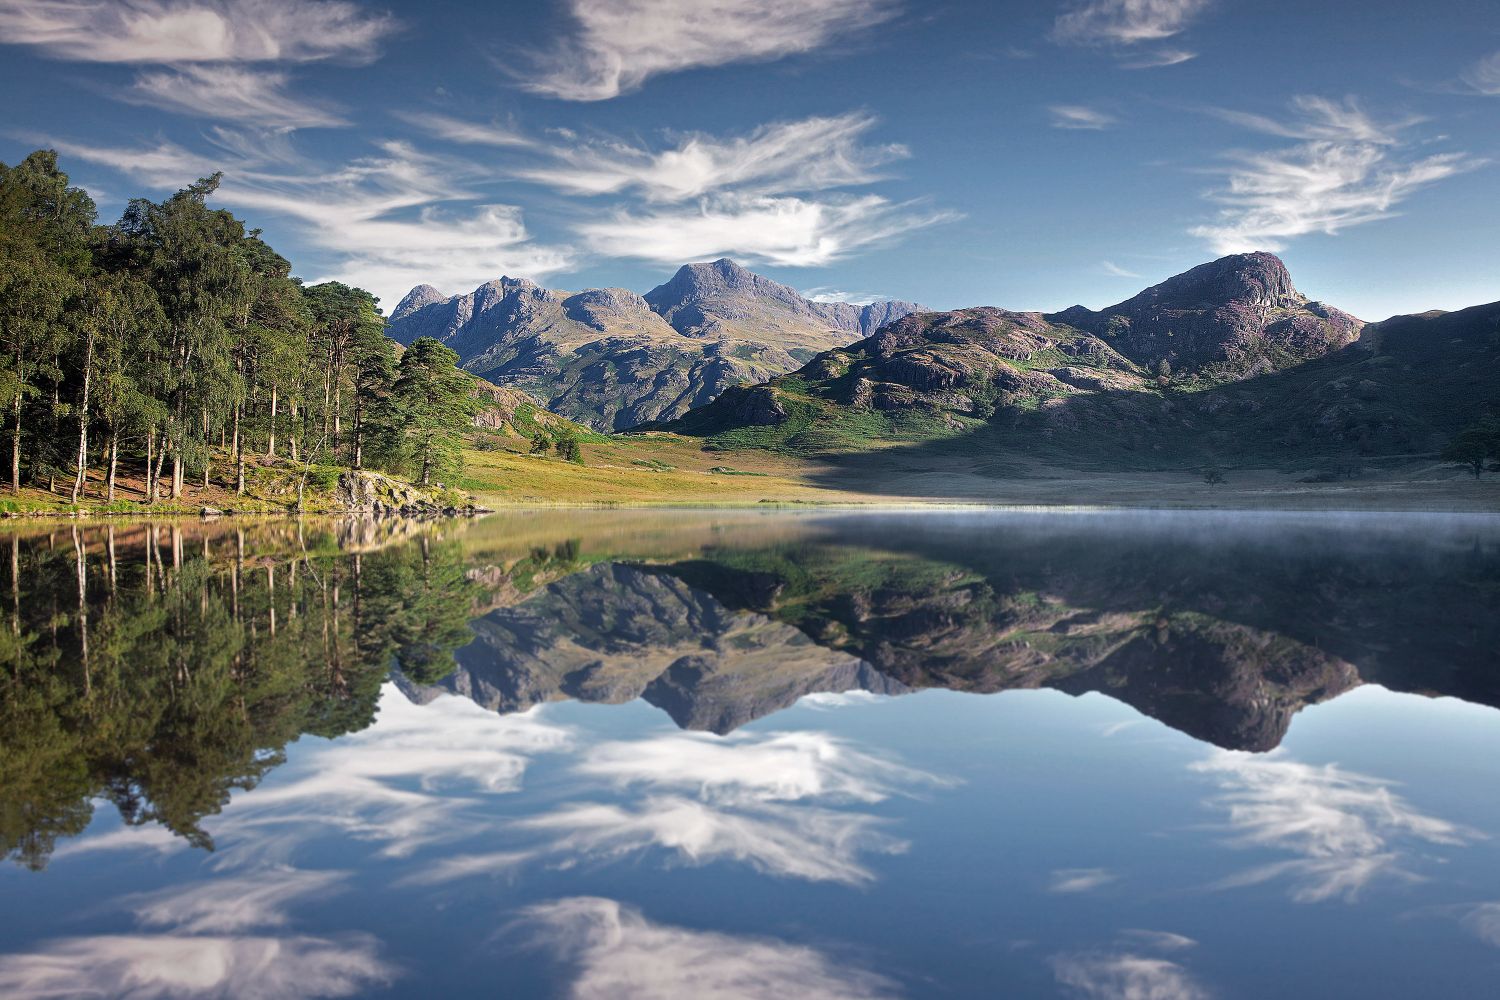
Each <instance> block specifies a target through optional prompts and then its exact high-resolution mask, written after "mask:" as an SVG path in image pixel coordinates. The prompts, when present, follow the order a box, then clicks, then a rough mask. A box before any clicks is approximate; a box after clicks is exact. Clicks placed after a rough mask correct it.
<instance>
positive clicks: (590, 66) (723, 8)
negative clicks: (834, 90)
mask: <svg viewBox="0 0 1500 1000" xmlns="http://www.w3.org/2000/svg"><path fill="white" fill-rule="evenodd" d="M898 9H899V8H898V4H897V2H896V0H823V2H821V3H806V2H804V0H570V3H569V10H570V13H571V14H572V18H573V21H574V23H575V29H574V33H573V36H572V37H571V38H569V39H568V40H567V41H565V42H563V43H562V44H561V45H560V46H559V47H558V49H557V50H556V51H554V52H551V53H547V54H544V55H540V56H538V57H537V60H536V64H537V65H536V71H535V73H534V75H532V76H531V77H529V78H528V79H526V80H524V81H523V84H522V85H523V86H524V87H525V88H526V89H528V90H530V91H532V92H534V93H538V94H544V95H546V96H548V97H557V98H562V99H565V100H571V101H600V100H607V99H609V98H612V97H618V96H619V95H621V94H623V93H627V92H629V91H632V90H635V89H637V88H639V87H640V86H641V85H642V84H643V83H645V81H646V80H647V79H649V78H650V77H652V76H656V75H658V74H661V73H671V72H676V71H678V70H684V69H691V68H695V67H702V66H722V65H726V64H730V63H743V62H765V61H769V60H773V59H780V58H782V57H784V56H789V55H795V54H798V53H803V52H810V51H812V50H813V49H817V48H821V47H822V46H824V45H827V44H828V43H830V42H833V41H836V40H841V39H843V38H846V37H848V36H849V35H850V34H851V33H853V32H857V31H860V30H861V29H864V28H868V27H872V26H873V25H876V24H879V23H881V22H883V21H886V20H889V19H890V18H892V17H894V16H895V15H896V13H897V11H898Z"/></svg>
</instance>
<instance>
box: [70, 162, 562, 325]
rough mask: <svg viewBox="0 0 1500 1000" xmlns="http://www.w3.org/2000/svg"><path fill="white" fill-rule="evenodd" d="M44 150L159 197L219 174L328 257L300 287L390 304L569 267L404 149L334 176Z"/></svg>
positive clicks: (471, 169) (515, 217) (510, 218)
mask: <svg viewBox="0 0 1500 1000" xmlns="http://www.w3.org/2000/svg"><path fill="white" fill-rule="evenodd" d="M52 144H53V145H54V146H55V147H56V148H57V149H58V150H59V151H61V152H65V153H68V154H69V155H73V156H76V157H78V158H80V159H83V160H87V161H89V162H92V163H99V164H102V165H105V166H109V167H112V168H113V169H116V170H119V171H121V172H123V173H126V174H128V175H130V176H132V177H136V178H139V179H141V180H143V181H145V182H146V183H149V184H151V185H153V186H156V187H180V186H182V185H184V184H186V183H187V182H188V181H190V180H192V179H193V178H196V177H201V176H204V175H205V174H208V173H211V172H213V171H214V170H220V169H222V170H224V171H225V174H226V176H225V179H224V183H223V184H222V186H221V187H220V188H219V190H218V192H217V193H216V194H215V198H217V199H218V200H219V201H221V202H222V203H224V204H226V205H229V206H231V207H234V208H237V209H241V210H245V209H248V210H254V211H257V212H266V213H270V214H273V215H275V216H278V217H281V218H283V219H287V220H290V222H291V223H292V224H293V225H295V226H296V227H297V228H298V230H299V232H300V233H301V235H302V236H303V238H304V240H305V241H306V243H307V245H309V246H311V247H313V248H316V249H319V250H322V251H324V252H325V253H327V254H328V255H329V256H330V257H331V258H332V262H331V263H329V264H327V265H325V266H324V267H323V268H322V269H321V270H320V271H315V272H313V273H308V271H307V269H303V270H302V275H303V277H306V278H309V279H310V280H323V279H337V280H340V281H345V282H348V283H350V284H354V285H358V286H360V287H363V288H367V289H369V290H370V291H372V292H374V293H375V294H376V295H377V296H379V297H380V299H381V301H383V302H386V303H395V302H396V301H398V300H399V299H400V297H401V296H402V295H403V294H404V293H405V292H406V290H407V289H409V288H411V287H412V286H413V285H415V284H417V283H419V282H427V283H430V284H434V285H437V286H439V287H442V288H447V289H460V288H474V287H476V286H478V285H480V284H482V283H484V282H485V281H488V280H490V279H492V278H495V277H497V276H499V275H501V274H512V275H524V276H526V277H531V278H544V277H546V276H547V275H550V274H555V273H557V272H559V271H563V270H565V269H567V268H568V267H569V266H571V265H572V263H573V261H574V259H575V258H574V252H573V251H572V250H571V249H569V248H568V247H565V246H556V245H550V244H544V243H540V242H538V241H537V240H535V239H534V238H533V236H532V234H531V232H530V231H529V229H528V228H527V226H526V222H525V218H524V215H523V213H522V210H521V209H520V208H519V207H518V206H515V205H508V204H498V203H479V204H476V202H479V201H480V196H479V195H478V193H477V192H476V190H475V189H474V187H473V184H474V183H476V182H480V181H482V180H483V178H484V171H483V170H481V169H480V168H478V167H477V166H475V165H473V164H469V163H466V162H464V161H461V160H456V159H453V158H450V157H440V156H435V155H433V154H431V153H427V152H423V151H421V150H418V149H416V148H415V147H413V146H412V145H410V144H407V143H401V142H386V143H381V144H380V145H379V146H378V148H377V152H376V153H375V154H374V155H371V156H366V157H360V158H357V159H354V160H351V161H349V162H347V163H344V164H342V165H337V166H334V167H331V168H330V167H328V166H325V165H323V164H321V163H316V162H307V161H302V160H295V161H293V162H280V161H278V162H272V163H267V162H262V161H260V160H257V159H255V158H253V157H252V156H251V154H250V153H249V152H248V150H246V151H241V152H239V153H238V154H237V153H236V151H235V150H234V149H233V148H231V147H230V146H229V145H226V144H221V148H220V152H219V153H218V154H215V155H212V156H210V155H204V154H200V153H195V152H192V151H190V150H187V149H185V148H183V147H181V146H178V145H175V144H173V143H170V142H166V141H163V142H159V143H157V144H156V145H154V146H144V147H109V146H96V145H90V144H86V143H78V142H68V141H53V143H52Z"/></svg>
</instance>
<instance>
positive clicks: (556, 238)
mask: <svg viewBox="0 0 1500 1000" xmlns="http://www.w3.org/2000/svg"><path fill="white" fill-rule="evenodd" d="M0 53H3V58H0V91H3V93H4V95H5V101H4V104H3V107H4V111H3V117H0V160H5V161H7V162H13V161H14V160H16V159H18V158H19V157H21V156H23V155H24V154H25V153H26V152H27V151H28V150H29V149H31V148H34V147H36V146H38V145H44V144H45V145H51V146H54V147H56V148H57V149H58V150H59V151H61V152H62V154H63V158H64V164H65V166H66V168H67V169H69V170H70V172H71V173H72V175H73V177H74V178H75V180H76V181H77V182H79V183H81V184H83V185H84V186H86V187H87V188H88V189H89V190H90V191H91V192H93V193H94V195H95V198H96V200H98V201H99V203H100V206H101V215H102V216H104V217H105V218H114V217H116V216H117V215H118V213H119V211H120V209H121V208H122V207H123V203H124V200H125V199H126V198H127V197H129V196H132V195H137V194H150V195H152V196H160V195H161V194H164V193H167V192H170V191H172V190H175V189H176V188H178V187H181V186H182V185H184V184H185V183H187V182H189V181H191V180H193V179H194V178H196V177H197V176H199V175H201V174H205V173H209V172H211V171H213V170H223V171H224V172H225V175H226V179H225V183H224V186H223V188H222V189H221V192H220V195H219V196H218V200H219V202H220V203H221V204H223V205H225V206H227V207H230V208H233V209H234V210H235V211H236V212H237V213H239V214H240V215H242V216H243V217H245V218H247V219H248V220H249V221H250V222H251V223H252V224H253V225H256V226H259V227H261V228H263V229H264V230H265V232H266V235H267V238H268V239H269V240H270V241H271V243H272V244H273V245H274V246H275V247H277V248H278V249H279V250H281V251H282V252H283V253H284V254H286V255H288V256H289V257H290V258H291V259H292V261H293V263H294V265H295V268H296V271H297V273H299V274H300V275H302V276H303V277H304V278H307V279H309V280H318V279H323V278H329V277H336V278H341V279H343V280H347V281H351V282H353V283H357V284H362V285H364V286H366V287H369V288H371V289H372V290H374V291H375V292H376V293H377V294H379V295H380V296H381V298H382V300H383V301H384V304H385V306H386V308H387V309H389V308H391V307H394V305H395V302H396V300H397V299H399V297H400V296H401V295H402V294H403V293H404V292H405V291H406V290H407V289H408V288H409V287H411V286H412V285H413V284H416V283H418V282H423V281H425V282H429V283H431V284H434V285H436V286H438V287H439V288H441V289H443V290H444V291H447V292H460V291H467V290H469V289H471V288H473V287H474V286H475V285H477V284H479V283H480V282H482V281H484V280H486V279H488V278H491V277H495V276H498V275H500V274H502V273H503V274H509V275H512V276H528V277H533V278H536V279H538V280H540V281H542V282H544V283H546V284H550V285H553V286H555V287H563V288H582V287H588V286H595V285H620V286H624V287H629V288H635V289H637V290H645V289H647V288H650V287H651V286H653V285H655V284H657V283H658V282H660V281H662V280H664V279H665V278H666V277H667V276H668V275H669V274H670V273H671V272H672V271H673V270H674V269H675V267H676V266H677V265H678V264H681V263H683V262H686V261H689V260H702V259H710V258H714V257H718V256H726V255H727V256H731V257H734V258H736V259H737V260H740V261H741V262H743V263H745V264H747V265H748V266H751V267H753V268H755V269H756V270H758V271H760V272H761V273H764V274H768V275H771V276H772V277H775V278H777V279H779V280H782V281H785V282H787V283H789V284H791V285H793V286H795V287H797V288H799V289H803V290H804V291H811V292H814V293H816V294H819V295H823V296H843V297H847V298H851V299H855V300H860V299H868V298H870V297H876V296H879V297H897V298H906V299H914V300H917V301H919V302H922V303H924V304H927V305H929V306H933V307H938V308H955V307H960V306H967V305H979V304H991V305H1003V306H1006V307H1009V308H1017V309H1057V308H1061V307H1064V306H1067V305H1070V304H1072V303H1074V302H1076V301H1081V302H1083V303H1084V304H1086V305H1090V306H1096V307H1097V306H1101V305H1105V304H1108V303H1111V302H1114V301H1118V300H1119V299H1122V298H1125V297H1127V296H1128V295H1130V294H1133V293H1134V292H1135V291H1137V290H1139V289H1140V288H1142V287H1144V286H1145V285H1147V284H1150V283H1153V282H1155V281H1157V280H1160V279H1161V278H1164V277H1166V276H1168V275H1170V274H1173V273H1176V272H1179V271H1181V270H1184V269H1186V268H1187V267H1190V266H1192V265H1193V264H1196V263H1200V262H1202V261H1204V260H1209V259H1212V258H1214V257H1216V256H1219V255H1221V254H1222V253H1226V252H1232V251H1238V250H1248V249H1270V250H1275V251H1277V252H1278V253H1280V254H1281V255H1282V256H1283V258H1284V259H1285V260H1286V261H1287V263H1288V265H1289V267H1290V268H1291V270H1292V274H1293V277H1294V279H1295V280H1296V281H1297V284H1298V286H1299V287H1300V288H1301V289H1302V290H1303V291H1304V292H1306V293H1307V294H1309V295H1311V296H1313V297H1316V298H1321V299H1324V300H1326V301H1328V302H1331V303H1333V304H1335V305H1338V306H1340V307H1342V308H1345V309H1348V310H1350V311H1352V312H1354V313H1356V314H1357V315H1360V316H1362V317H1364V318H1367V319H1380V318H1384V317H1385V316H1388V315H1391V314H1393V313H1398V312H1411V311H1418V310H1422V309H1429V308H1458V307H1462V306H1465V305H1472V304H1476V303H1479V302H1488V301H1493V300H1495V299H1500V197H1496V194H1497V190H1500V187H1497V185H1500V172H1497V171H1500V7H1497V5H1496V3H1495V0H1439V2H1433V3H1428V4H1423V5H1418V4H1414V3H1410V2H1394V0H1387V2H1379V0H1368V2H1357V0H1328V2H1317V3H1308V2H1306V0H1297V2H1291V0H1287V2H1283V0H1238V2H1230V0H1058V2H1053V0H1032V2H1026V3H1004V2H967V0H953V2H925V3H922V2H917V0H821V2H820V3H816V4H813V3H808V2H805V0H535V2H509V3H505V2H498V3H458V2H443V0H429V2H426V3H405V2H395V3H387V4H381V3H376V2H366V0H348V2H344V0H337V2H336V0H237V2H236V0H0Z"/></svg>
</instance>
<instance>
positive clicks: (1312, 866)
mask: <svg viewBox="0 0 1500 1000" xmlns="http://www.w3.org/2000/svg"><path fill="white" fill-rule="evenodd" d="M1193 770H1195V771H1197V772H1199V773H1202V774H1206V775H1208V776H1210V777H1212V778H1213V779H1215V780H1216V781H1217V782H1218V784H1219V787H1220V795H1219V796H1218V797H1217V798H1216V799H1214V800H1213V804H1214V805H1215V806H1217V807H1218V808H1220V809H1222V810H1224V811H1226V812H1227V813H1228V823H1229V829H1230V830H1231V831H1232V832H1233V834H1234V840H1233V841H1232V843H1234V844H1236V845H1239V846H1244V847H1253V848H1258V849H1262V850H1273V851H1277V852H1281V853H1283V854H1289V855H1291V857H1290V858H1288V859H1286V860H1281V861H1274V862H1271V863H1268V864H1264V865H1260V866H1258V867H1255V868H1251V869H1249V870H1247V871H1245V872H1242V873H1240V874H1238V875H1234V876H1231V877H1230V878H1228V879H1225V880H1223V881H1222V882H1220V883H1219V886H1220V887H1221V888H1234V887H1239V886H1246V885H1257V884H1260V883H1264V882H1270V881H1272V880H1275V879H1281V878H1285V879H1288V880H1289V881H1290V882H1291V883H1292V893H1291V894H1292V899H1294V900H1295V901H1297V902H1304V903H1307V902H1322V901H1325V900H1330V899H1345V900H1353V899H1355V898H1357V897H1358V895H1359V894H1360V892H1361V891H1362V890H1363V889H1364V888H1365V887H1366V886H1368V885H1369V884H1370V883H1372V882H1374V881H1375V880H1376V879H1379V878H1382V877H1385V878H1390V877H1396V878H1411V877H1413V876H1411V875H1410V874H1409V873H1408V872H1407V871H1406V869H1405V868H1404V867H1403V860H1404V858H1403V855H1404V852H1405V850H1406V848H1407V847H1408V845H1409V844H1411V843H1420V844H1428V845H1443V846H1460V845H1463V844H1467V843H1470V842H1472V841H1473V840H1474V839H1476V838H1477V837H1479V836H1480V835H1479V834H1478V833H1477V832H1475V831H1472V830H1468V829H1465V828H1464V827H1460V826H1458V825H1456V824H1453V823H1450V822H1448V821H1446V820H1443V819H1439V818H1437V817H1435V816H1429V815H1427V814H1425V813H1422V812H1420V811H1418V810H1417V809H1416V808H1414V807H1413V806H1412V805H1411V804H1410V803H1408V802H1407V801H1406V800H1404V799H1403V798H1401V796H1399V795H1397V794H1396V793H1395V792H1394V791H1392V789H1391V785H1390V783H1389V782H1386V781H1382V780H1380V779H1378V778H1372V777H1369V776H1367V775H1363V774H1356V773H1354V772H1350V771H1345V770H1343V769H1342V768H1340V767H1337V766H1335V765H1332V764H1329V765H1324V766H1314V765H1311V764H1304V763H1301V762H1299V761H1294V760H1289V759H1287V758H1286V757H1284V756H1281V755H1278V754H1272V755H1267V756H1260V757H1257V756H1254V755H1251V754H1248V753H1240V752H1237V751H1229V750H1225V751H1219V752H1217V753H1215V754H1214V755H1213V756H1211V757H1209V758H1208V759H1207V760H1204V761H1200V762H1198V763H1197V764H1195V765H1193Z"/></svg>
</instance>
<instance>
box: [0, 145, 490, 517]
mask: <svg viewBox="0 0 1500 1000" xmlns="http://www.w3.org/2000/svg"><path fill="white" fill-rule="evenodd" d="M218 184H219V175H217V174H216V175H214V176H212V177H208V178H205V179H202V180H200V181H198V182H196V183H194V184H192V185H190V186H188V187H187V188H185V189H183V190H181V191H179V192H177V193H176V194H175V195H172V196H171V197H170V198H167V199H165V200H163V201H160V202H153V201H149V200H147V199H143V198H138V199H135V200H133V201H131V202H130V204H129V207H128V208H127V209H126V210H125V213H124V215H123V216H122V217H121V218H120V220H119V221H118V222H116V223H114V224H113V225H107V226H101V225H97V224H96V221H95V215H96V210H95V206H94V203H93V201H92V200H91V199H90V198H89V196H88V194H87V193H85V192H84V191H83V190H81V189H79V188H77V187H73V186H71V185H70V184H69V180H68V176H67V174H65V173H63V172H62V171H61V170H60V169H59V168H58V164H57V155H56V154H55V153H54V152H51V151H49V150H38V151H37V152H34V153H32V154H31V155H30V156H28V157H27V158H26V159H25V160H24V161H23V162H21V163H20V164H17V165H16V166H6V165H5V164H0V350H3V352H4V357H5V362H4V364H3V365H0V402H3V404H4V406H5V413H6V417H7V423H9V425H10V426H9V428H8V430H9V438H10V441H9V443H10V468H9V485H10V489H11V491H12V492H19V491H20V489H21V486H22V484H23V482H30V483H33V484H37V485H40V486H44V487H46V488H48V489H49V490H56V489H58V488H59V486H63V487H66V486H67V484H68V483H69V482H70V481H71V487H70V488H68V489H69V492H70V493H71V496H72V498H73V500H74V502H77V500H78V499H79V498H80V497H81V496H83V495H84V494H85V492H86V491H87V489H88V485H89V479H88V473H89V470H90V469H98V470H100V476H99V479H100V487H99V489H100V491H101V492H102V495H103V496H104V498H105V499H107V500H113V499H115V495H116V483H117V474H118V470H119V468H120V466H121V463H122V462H128V463H131V464H132V465H133V467H135V468H139V469H141V470H143V473H142V481H143V483H144V488H143V492H144V494H145V495H144V499H145V500H146V501H148V502H150V501H154V500H157V499H159V498H161V497H164V496H171V497H174V498H175V497H178V496H180V495H181V493H182V489H183V483H184V480H185V479H189V478H191V479H193V480H195V481H198V480H201V481H202V482H203V483H204V484H205V485H207V484H208V483H209V481H210V477H211V476H214V475H217V478H218V480H219V481H220V482H221V483H222V484H223V485H225V486H226V487H230V488H233V489H234V490H235V491H236V492H238V493H244V492H245V489H246V482H245V480H246V466H247V462H254V461H257V460H260V459H262V457H263V459H264V460H268V461H290V462H292V463H301V464H303V465H308V464H325V465H347V466H350V467H352V468H356V469H357V468H364V467H378V468H382V469H386V470H388V471H392V472H396V473H399V474H405V475H410V476H412V477H413V478H417V479H419V480H420V481H421V482H422V483H423V484H424V485H426V484H428V483H429V482H431V481H432V480H433V478H434V477H435V476H438V475H442V474H445V473H446V472H447V471H448V470H450V469H452V468H454V466H455V464H456V462H457V461H458V458H459V452H460V449H459V445H460V444H461V441H462V435H463V433H464V431H465V429H466V428H467V427H468V425H469V422H470V419H471V416H472V413H473V408H474V406H475V403H474V400H473V399H472V392H471V389H472V386H471V385H470V381H469V378H468V376H466V375H465V374H464V373H462V372H460V371H459V370H458V369H457V368H456V363H457V360H458V359H457V355H455V354H454V353H453V352H452V351H450V350H448V349H447V348H446V347H443V346H442V345H441V344H439V343H438V342H436V341H433V340H422V341H418V342H417V343H415V344H413V345H412V346H411V347H410V348H408V349H407V350H406V351H405V352H404V353H403V354H402V355H401V356H400V358H399V359H398V358H397V349H396V345H395V344H394V343H392V342H391V341H390V340H388V339H387V338H386V336H385V332H384V331H385V327H384V321H383V319H382V318H381V316H380V313H379V310H378V308H377V300H376V299H375V297H374V296H373V295H371V294H370V293H369V292H366V291H364V290H362V289H359V288H352V287H350V286H348V285H344V284H341V283H339V282H326V283H323V284H318V285H312V286H305V285H303V284H302V282H301V281H300V280H299V279H297V278H295V277H293V276H292V274H291V265H290V263H288V261H287V260H286V259H285V258H283V257H282V256H281V255H279V254H278V253H276V251H275V250H273V249H272V248H271V247H270V246H269V245H268V244H267V243H266V242H265V241H264V240H262V239H261V234H260V231H259V230H255V229H247V228H246V225H245V223H244V222H243V221H241V220H240V219H238V218H236V217H235V216H234V215H233V214H232V213H230V212H228V211H226V210H223V209H215V208H210V207H209V205H208V203H207V202H208V198H209V196H210V195H211V194H213V192H214V191H215V190H216V189H217V187H218Z"/></svg>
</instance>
